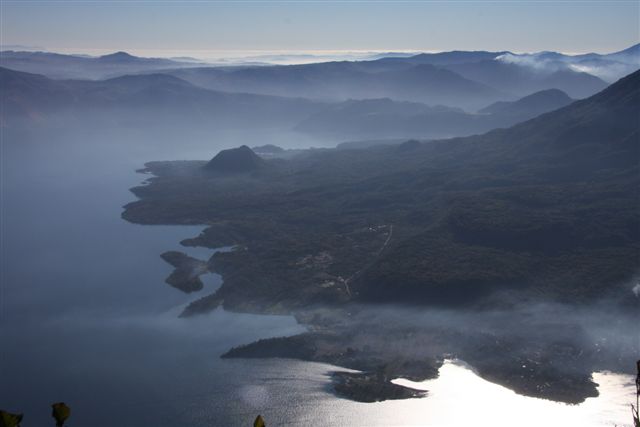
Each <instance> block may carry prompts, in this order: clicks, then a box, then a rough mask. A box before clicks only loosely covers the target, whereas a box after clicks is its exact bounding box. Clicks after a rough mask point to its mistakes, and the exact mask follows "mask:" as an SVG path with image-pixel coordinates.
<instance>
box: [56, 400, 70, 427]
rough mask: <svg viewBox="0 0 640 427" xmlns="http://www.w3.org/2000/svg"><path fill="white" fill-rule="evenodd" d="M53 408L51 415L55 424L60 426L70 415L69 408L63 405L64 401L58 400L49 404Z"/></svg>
mask: <svg viewBox="0 0 640 427" xmlns="http://www.w3.org/2000/svg"><path fill="white" fill-rule="evenodd" d="M51 408H53V410H52V411H51V416H52V417H53V418H54V419H55V420H56V426H57V427H62V426H63V425H64V422H65V421H66V420H67V418H69V416H70V415H71V408H69V407H68V406H67V405H65V403H64V402H58V403H54V404H53V405H51Z"/></svg>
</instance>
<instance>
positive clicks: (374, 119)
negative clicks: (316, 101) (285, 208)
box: [295, 89, 573, 139]
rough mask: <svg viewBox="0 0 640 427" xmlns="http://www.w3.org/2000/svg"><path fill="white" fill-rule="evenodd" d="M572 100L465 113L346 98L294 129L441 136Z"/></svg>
mask: <svg viewBox="0 0 640 427" xmlns="http://www.w3.org/2000/svg"><path fill="white" fill-rule="evenodd" d="M571 102H573V99H571V98H570V97H569V96H568V95H567V94H566V93H564V92H562V91H560V90H558V89H548V90H545V91H541V92H536V93H534V94H532V95H529V96H526V97H524V98H521V99H519V100H517V101H499V102H496V103H493V104H491V105H489V106H487V107H485V108H483V109H481V110H480V111H479V113H480V114H470V113H467V112H465V111H463V110H460V109H456V108H450V107H444V106H435V107H430V106H427V105H425V104H420V103H414V102H398V101H392V100H391V99H388V98H384V99H369V100H349V101H345V102H342V103H338V104H331V105H329V106H327V107H326V108H325V109H323V110H322V111H320V112H318V113H316V114H313V115H312V116H311V117H309V118H307V119H305V120H303V121H302V122H300V123H299V124H298V125H297V126H296V127H295V129H296V130H298V131H300V132H305V133H309V134H314V135H322V136H324V137H333V138H338V139H344V138H354V139H355V138H359V139H367V138H399V137H405V138H446V137H452V136H465V135H472V134H475V133H482V132H486V131H489V130H491V129H494V128H498V127H508V126H511V125H514V124H516V123H519V122H522V121H525V120H528V119H531V118H533V117H535V116H538V115H540V114H542V113H546V112H548V111H552V110H556V109H558V108H561V107H564V106H565V105H568V104H570V103H571Z"/></svg>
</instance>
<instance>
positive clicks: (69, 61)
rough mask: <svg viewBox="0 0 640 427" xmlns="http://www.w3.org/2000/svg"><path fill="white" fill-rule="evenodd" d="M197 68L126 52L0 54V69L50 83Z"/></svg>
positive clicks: (195, 63)
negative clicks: (40, 75) (58, 80)
mask: <svg viewBox="0 0 640 427" xmlns="http://www.w3.org/2000/svg"><path fill="white" fill-rule="evenodd" d="M201 65H202V62H200V61H198V62H194V61H193V60H184V61H181V60H172V59H165V58H141V57H138V56H133V55H130V54H128V53H126V52H115V53H112V54H110V55H103V56H98V57H94V56H86V55H63V54H59V53H50V52H23V51H11V50H6V51H2V52H0V66H2V67H6V68H11V69H12V70H18V71H25V72H28V73H34V74H43V75H45V76H47V77H50V78H54V79H105V78H109V77H117V76H121V75H123V74H131V73H140V72H149V71H158V70H164V69H175V68H180V67H193V66H201Z"/></svg>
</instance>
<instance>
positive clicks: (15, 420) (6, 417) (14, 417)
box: [0, 410, 23, 427]
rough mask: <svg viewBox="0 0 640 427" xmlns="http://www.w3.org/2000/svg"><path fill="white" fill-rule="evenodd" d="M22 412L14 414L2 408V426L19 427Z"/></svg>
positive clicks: (0, 414)
mask: <svg viewBox="0 0 640 427" xmlns="http://www.w3.org/2000/svg"><path fill="white" fill-rule="evenodd" d="M22 416H23V415H22V414H12V413H10V412H7V411H1V410H0V427H18V426H20V422H21V421H22Z"/></svg>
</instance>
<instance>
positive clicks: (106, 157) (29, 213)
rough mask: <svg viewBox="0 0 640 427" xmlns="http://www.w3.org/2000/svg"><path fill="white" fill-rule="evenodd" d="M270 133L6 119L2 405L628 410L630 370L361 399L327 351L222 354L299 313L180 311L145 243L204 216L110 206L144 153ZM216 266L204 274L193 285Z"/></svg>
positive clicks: (275, 420) (464, 373)
mask: <svg viewBox="0 0 640 427" xmlns="http://www.w3.org/2000/svg"><path fill="white" fill-rule="evenodd" d="M272 136H273V138H272V140H265V139H267V138H265V136H264V135H262V136H261V139H260V140H256V139H254V138H255V135H238V134H235V135H229V134H227V135H197V134H191V133H190V134H188V136H187V135H185V134H179V133H176V134H173V135H171V134H166V133H162V134H160V133H159V134H158V135H154V136H149V135H148V132H139V131H117V132H110V133H107V134H105V133H103V132H98V131H92V130H84V131H78V132H73V133H68V134H65V135H64V136H60V137H56V138H54V137H52V136H51V135H35V136H34V135H24V134H16V133H13V132H5V134H4V135H3V140H2V144H3V147H2V196H3V200H2V220H3V221H2V259H1V261H2V270H1V271H2V277H1V279H2V288H1V294H0V298H1V301H0V302H1V304H2V306H1V308H0V316H1V317H0V319H1V328H0V339H1V341H0V342H1V343H2V345H1V346H0V378H2V380H1V383H2V387H1V388H0V407H2V408H5V409H8V410H11V411H16V412H24V413H25V420H24V423H23V425H24V426H25V427H29V426H46V425H51V422H50V421H51V418H50V415H49V413H50V406H49V405H50V404H51V403H52V402H54V401H60V400H62V401H65V402H67V403H68V404H69V405H70V406H71V407H72V410H73V415H72V418H71V419H70V422H69V426H70V427H73V426H84V427H103V426H104V427H107V426H118V427H124V426H131V427H142V426H155V427H164V426H167V427H168V426H194V427H199V426H248V425H251V422H252V420H253V418H254V417H255V415H256V414H257V413H262V414H263V415H265V417H266V419H267V420H268V425H270V426H273V425H318V426H324V425H333V426H342V425H353V426H374V425H380V426H391V425H429V426H469V425H492V426H513V425H515V424H517V425H531V426H541V425H562V426H581V427H585V426H601V425H614V424H617V425H625V424H630V423H629V407H628V402H630V401H631V396H632V395H633V390H632V387H631V379H630V378H629V377H624V376H619V375H614V374H598V375H597V376H596V380H597V381H598V382H599V383H600V384H601V387H600V391H601V396H600V397H599V398H596V399H589V400H587V401H586V402H585V403H584V404H583V405H578V406H567V405H563V404H558V403H553V402H547V401H541V400H536V399H530V398H524V397H521V396H517V395H515V394H514V393H513V392H511V391H509V390H507V389H504V388H502V387H500V386H497V385H495V384H491V383H488V382H486V381H484V380H482V379H480V378H479V377H477V376H476V375H475V374H473V372H472V371H471V370H469V369H468V367H466V366H465V365H463V364H460V363H459V362H448V363H447V364H446V365H445V366H444V367H443V369H442V372H441V377H440V378H439V379H437V380H434V381H430V382H426V383H423V384H413V385H414V386H416V387H424V388H427V389H429V390H430V396H429V397H428V398H425V399H414V400H409V401H400V402H382V403H375V404H363V403H356V402H350V401H347V400H343V399H339V398H336V397H335V396H333V395H332V394H331V393H330V392H329V377H328V372H329V371H330V370H332V369H335V368H334V367H331V366H328V365H323V364H316V363H304V362H298V361H290V360H249V361H246V360H221V359H220V358H219V355H220V354H221V353H223V352H225V351H226V350H228V349H229V348H230V347H232V346H235V345H239V344H242V343H247V342H251V341H253V340H256V339H258V338H262V337H269V336H282V335H288V334H295V333H298V332H300V331H302V328H301V327H300V326H299V325H297V324H296V322H295V321H294V320H293V318H291V317H288V316H255V315H244V314H234V313H227V312H224V311H221V310H219V311H216V312H214V313H212V314H210V315H207V316H200V317H196V318H193V319H178V318H177V314H178V313H179V312H180V310H181V308H182V307H183V306H184V305H185V304H187V303H188V302H189V301H191V300H192V299H194V298H197V297H198V295H197V294H196V295H185V294H183V293H181V292H179V291H177V290H175V289H173V288H171V287H169V286H168V285H166V284H164V279H165V278H166V276H167V275H168V274H169V273H170V271H171V267H170V266H169V265H168V264H166V263H164V261H162V260H161V259H160V258H159V254H160V253H162V252H164V251H167V250H183V251H184V250H185V248H181V247H180V245H179V241H180V240H182V239H184V238H186V237H192V236H194V235H197V234H198V233H199V232H200V230H201V229H202V228H201V227H178V226H140V225H134V224H130V223H127V222H125V221H123V220H122V219H121V218H120V214H121V212H122V208H121V207H122V206H123V205H124V204H126V203H127V202H130V201H132V200H133V196H132V195H131V193H129V192H128V189H129V188H130V187H132V186H134V185H136V184H139V183H140V182H142V181H143V180H144V179H145V176H143V175H139V174H136V173H135V172H134V171H135V169H137V168H140V167H142V165H143V163H144V162H146V161H149V160H163V159H203V158H208V157H211V156H212V155H213V154H215V152H217V151H218V150H219V149H221V148H227V147H230V146H236V145H239V144H240V143H246V144H248V145H259V144H260V143H266V142H281V141H279V138H282V137H281V136H279V135H272ZM281 143H282V142H281ZM307 143H308V141H300V140H297V139H295V138H290V139H286V142H285V143H284V145H289V146H295V145H301V144H307ZM187 252H188V253H189V254H191V255H193V256H196V257H199V258H201V259H204V258H206V257H208V256H210V255H211V253H212V251H211V250H208V249H203V248H191V249H188V250H187ZM219 280H220V279H219V277H218V276H216V275H209V276H207V278H206V284H207V287H208V288H210V289H211V288H215V286H217V285H219ZM398 381H400V382H402V381H404V380H398Z"/></svg>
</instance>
